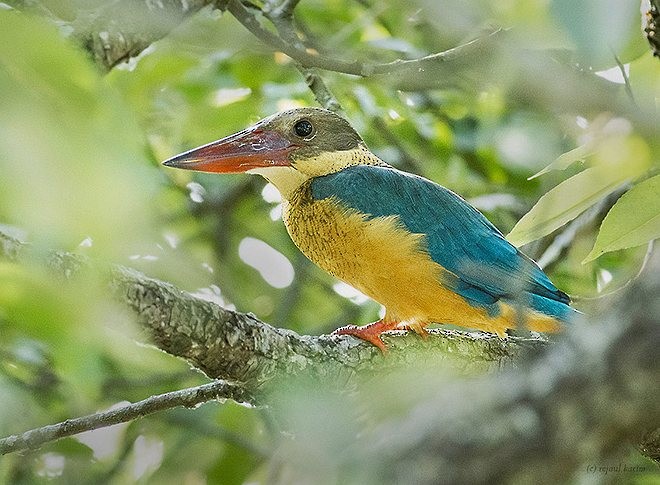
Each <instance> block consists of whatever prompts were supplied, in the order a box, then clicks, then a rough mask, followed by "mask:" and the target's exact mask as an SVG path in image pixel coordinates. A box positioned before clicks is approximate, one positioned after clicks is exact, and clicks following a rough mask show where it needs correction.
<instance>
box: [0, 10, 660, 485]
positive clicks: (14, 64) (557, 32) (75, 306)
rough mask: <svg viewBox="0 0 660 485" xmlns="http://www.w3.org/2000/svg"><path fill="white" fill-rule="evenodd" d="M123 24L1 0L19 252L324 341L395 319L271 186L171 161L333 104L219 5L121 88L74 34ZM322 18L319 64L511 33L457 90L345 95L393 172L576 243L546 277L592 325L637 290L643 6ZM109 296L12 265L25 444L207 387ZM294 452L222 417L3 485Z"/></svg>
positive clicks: (28, 460) (147, 472)
mask: <svg viewBox="0 0 660 485" xmlns="http://www.w3.org/2000/svg"><path fill="white" fill-rule="evenodd" d="M100 5H101V2H96V3H93V2H91V3H90V2H76V1H73V0H70V1H68V0H49V1H41V2H36V1H34V2H20V1H19V2H7V3H2V4H0V231H2V232H4V233H6V234H9V235H12V236H15V237H18V238H19V239H21V240H26V241H29V242H30V244H31V245H32V246H33V247H34V249H35V251H36V253H37V254H39V255H41V257H43V258H47V257H48V255H49V254H50V253H49V251H50V250H52V249H58V250H66V251H71V252H75V253H78V254H80V255H83V256H89V257H92V258H94V259H96V260H99V261H105V262H112V263H120V264H124V265H127V266H131V267H135V268H137V269H139V270H142V271H144V272H145V273H147V274H148V275H150V276H153V277H157V278H160V279H162V280H165V281H169V282H172V283H174V284H175V285H177V286H179V287H180V288H182V289H185V290H187V291H190V292H192V293H194V294H196V295H199V296H202V297H204V298H207V299H210V300H212V301H216V302H218V303H221V304H222V305H225V306H230V307H232V308H236V309H238V310H241V311H250V312H253V313H254V314H255V315H256V316H257V317H258V318H260V319H262V320H264V321H267V322H269V323H272V324H273V325H276V326H284V327H288V328H291V329H294V330H296V331H298V332H301V333H309V334H320V333H327V332H330V331H332V330H333V329H334V328H336V327H338V326H340V325H343V324H346V323H366V322H369V321H372V320H374V319H375V318H377V315H378V312H379V310H380V308H379V306H378V305H377V304H376V303H374V302H371V301H369V300H367V299H366V298H364V297H362V296H361V295H360V294H358V293H357V292H355V291H354V290H353V289H351V288H350V287H347V286H346V285H343V284H341V283H339V282H337V281H336V280H334V279H333V278H331V277H330V276H328V275H327V274H325V273H323V272H321V271H320V270H318V269H317V268H316V267H314V266H313V265H311V263H309V262H308V261H307V260H306V259H305V258H304V257H302V256H301V255H300V254H299V252H298V251H297V250H296V248H295V247H294V246H293V244H292V243H291V242H290V240H289V238H288V235H287V234H286V231H285V229H284V227H283V225H282V223H281V221H280V220H279V208H278V205H279V199H278V196H277V193H276V191H274V190H273V189H272V187H269V186H267V185H266V183H265V182H264V181H262V180H261V179H256V178H250V177H247V176H227V177H218V176H213V175H204V174H190V173H185V172H180V171H171V170H167V169H163V168H162V167H161V166H160V161H161V160H163V159H165V158H167V157H169V156H171V155H173V154H175V153H178V152H180V151H182V150H184V149H187V148H191V147H194V146H197V145H199V144H202V143H206V142H209V141H212V140H214V139H217V138H220V137H222V136H224V135H227V134H230V133H232V132H234V131H237V130H239V129H242V128H244V127H245V126H246V125H248V124H250V123H252V122H254V121H256V120H257V119H259V118H261V117H263V116H266V115H269V114H271V113H273V112H275V111H277V110H280V109H284V108H288V107H291V106H306V105H316V102H315V100H314V96H313V94H312V93H311V91H310V90H309V89H308V88H307V85H306V84H305V82H304V80H303V79H302V78H301V76H300V74H299V73H298V71H297V70H296V69H295V68H294V64H293V62H292V61H291V60H290V59H289V58H288V57H286V56H284V55H282V54H281V53H273V52H272V51H271V49H269V48H268V47H267V46H264V45H263V44H261V43H260V42H259V41H257V40H256V39H255V37H254V36H253V35H252V34H251V33H250V32H248V31H247V30H246V29H245V28H243V27H242V26H241V25H240V24H239V23H238V22H237V21H236V19H235V18H233V17H232V16H231V15H229V14H228V13H220V12H218V11H213V10H211V9H203V10H202V11H200V12H199V13H198V14H196V15H194V16H192V17H191V18H190V19H189V20H187V21H185V22H183V23H182V24H181V25H179V26H178V27H176V28H175V29H174V30H173V31H172V32H171V33H170V34H169V35H168V36H166V37H165V38H164V39H162V40H160V41H158V42H156V43H154V44H153V45H152V46H150V47H149V48H148V49H147V50H146V51H144V52H143V53H142V54H141V55H140V56H139V57H138V58H137V59H133V60H131V61H130V62H128V63H127V64H122V65H120V66H118V67H116V68H114V69H113V70H111V71H110V72H109V73H107V74H105V75H104V74H102V73H100V72H99V71H98V69H97V68H96V66H94V65H93V63H92V62H91V61H90V60H89V59H88V56H87V54H86V53H85V52H84V51H83V50H82V49H81V48H80V47H79V46H77V45H76V44H75V42H74V41H73V40H72V38H71V32H70V28H71V26H74V27H75V26H77V25H79V24H80V23H84V20H85V19H86V18H87V17H88V16H90V15H91V12H94V10H95V9H98V8H100ZM296 16H297V19H298V20H299V28H300V30H301V31H303V32H305V33H306V36H307V39H308V43H309V45H310V46H311V47H313V48H314V49H316V50H317V51H319V52H321V53H322V54H324V53H325V54H332V55H333V56H334V57H341V58H343V59H347V60H352V59H361V60H365V61H369V62H389V61H392V60H396V59H401V58H414V57H419V56H423V55H426V54H431V53H434V52H439V51H442V50H446V49H450V48H452V47H455V46H456V45H459V44H462V43H464V42H465V41H467V40H470V39H473V38H475V37H478V36H480V35H485V34H486V33H487V32H491V31H492V30H493V29H494V28H495V27H503V28H506V29H510V30H509V31H508V32H507V36H508V37H507V38H508V42H507V43H506V44H505V48H504V49H503V50H501V51H497V52H498V53H499V54H500V55H498V56H496V57H493V58H490V59H482V58H477V60H476V61H475V62H473V63H470V62H468V63H466V65H462V66H461V67H460V69H458V70H457V71H456V72H453V71H452V70H451V69H446V68H438V70H437V71H431V72H425V73H423V74H420V75H419V76H418V77H416V78H410V77H408V78H406V77H401V76H397V75H395V74H392V75H387V74H386V75H380V76H372V77H366V78H360V77H356V76H348V75H345V74H341V73H336V72H329V71H323V72H322V75H323V77H324V79H325V81H326V82H327V83H328V85H329V87H330V89H331V90H332V92H333V93H334V94H335V95H336V97H337V99H338V100H339V101H340V103H341V104H342V106H343V108H344V109H345V112H346V115H347V117H348V118H349V119H350V121H351V123H352V124H353V126H354V127H355V128H356V129H357V130H358V131H359V132H360V133H361V134H362V136H363V138H364V139H365V141H366V142H367V144H368V145H369V146H370V148H371V149H372V150H373V151H374V152H375V153H376V154H378V155H379V156H380V157H381V158H383V159H385V160H386V161H388V162H389V163H392V164H393V165H395V166H397V167H399V168H402V169H404V170H409V171H412V172H415V173H418V174H421V175H424V176H426V177H428V178H430V179H433V180H435V181H437V182H439V183H441V184H443V185H445V186H447V187H449V188H451V189H452V190H454V191H455V192H457V193H460V194H461V195H463V196H464V197H465V198H467V199H468V200H469V201H471V202H472V203H473V204H474V205H475V206H477V207H478V208H479V209H481V210H482V211H484V212H485V213H486V214H487V216H488V217H489V218H490V219H491V220H492V221H493V222H494V223H495V224H496V225H497V226H498V227H499V228H500V229H501V230H502V231H503V232H504V233H505V234H506V233H509V232H510V231H512V232H511V234H510V235H509V237H510V239H511V240H512V241H513V242H515V243H516V244H525V246H524V248H525V250H526V251H527V252H528V254H530V256H533V257H535V258H539V257H542V255H543V254H544V253H545V252H546V250H547V249H548V248H549V247H557V242H556V241H557V236H560V237H565V238H568V242H567V243H566V244H564V245H563V246H564V247H561V246H560V247H559V250H558V255H557V256H556V257H550V256H548V254H546V256H545V258H546V259H544V261H542V262H544V263H545V266H546V268H547V271H548V272H549V273H550V275H551V277H552V279H553V281H555V282H556V284H557V285H558V286H559V287H560V288H562V289H563V290H565V291H566V292H568V293H569V294H572V295H577V296H578V297H580V296H582V297H586V298H584V299H580V298H577V303H576V305H577V306H578V307H579V308H580V309H582V310H583V311H585V312H587V313H588V312H589V310H590V308H592V307H593V305H596V304H597V301H596V302H595V303H594V302H592V301H591V300H589V299H588V298H592V297H597V296H598V295H599V294H602V293H607V292H609V291H611V290H613V289H616V288H618V287H620V286H622V285H623V284H625V283H626V282H627V281H628V280H629V279H630V278H632V277H634V276H635V275H636V274H637V272H638V271H639V269H640V267H641V265H642V263H643V260H644V256H645V253H646V251H647V242H648V241H650V240H652V239H654V238H656V237H658V235H660V216H659V214H660V179H659V178H658V177H660V175H657V166H658V160H659V155H658V154H659V153H660V146H659V144H660V137H659V136H658V123H657V112H656V110H657V103H658V99H659V98H658V95H659V93H660V63H659V62H658V60H657V59H655V58H653V57H652V55H651V52H650V50H649V49H648V46H647V44H646V43H645V40H644V38H643V37H642V35H641V30H640V27H639V25H640V21H641V19H640V13H639V9H638V7H637V6H636V5H635V4H634V3H631V2H619V1H615V0H609V1H606V2H601V1H596V0H588V1H584V2H578V3H575V2H570V1H567V0H553V1H543V0H534V1H522V0H509V1H506V2H488V1H485V0H483V1H476V2H469V3H466V2H458V1H454V0H444V1H442V2H433V1H424V0H416V1H405V2H404V1H392V2H380V3H379V2H369V1H364V0H361V1H348V0H332V1H320V0H303V1H302V2H301V3H300V5H299V6H298V7H297V9H296ZM118 18H120V19H126V18H131V12H130V11H129V12H123V14H122V16H118ZM145 21H146V20H145ZM149 27H150V26H148V25H145V26H144V28H145V29H148V28H149ZM151 27H154V26H151ZM543 59H546V60H551V61H552V62H547V63H544V64H543V68H542V69H540V70H539V69H538V62H539V60H543ZM557 65H559V66H563V67H565V68H566V69H569V70H571V71H572V72H575V73H578V74H579V75H577V76H576V77H574V78H573V77H571V78H564V77H562V76H561V73H562V72H564V71H560V70H556V69H555V68H556V66H557ZM624 73H625V75H624ZM592 90H595V92H596V93H597V94H598V97H597V99H596V100H595V101H594V100H593V99H592V96H591V93H590V91H592ZM604 93H607V96H603V94H604ZM553 160H554V162H553ZM539 172H541V173H540V175H538V176H536V177H533V176H534V175H535V174H539ZM530 177H532V178H530ZM628 189H629V190H628ZM625 190H628V191H627V192H626V193H625V195H623V196H622V197H621V198H620V199H618V201H617V202H616V204H615V205H614V207H613V208H612V209H611V210H610V211H609V213H608V212H607V209H608V207H609V206H611V205H612V202H613V201H614V200H616V196H617V195H620V194H621V193H623V191H625ZM612 193H614V194H615V197H614V199H612V197H611V194H612ZM608 196H609V197H610V198H609V199H608ZM608 201H609V202H608ZM530 209H531V210H530ZM585 211H587V212H585ZM589 211H590V212H589ZM585 214H587V215H589V216H588V217H585ZM605 214H607V216H606V217H605ZM576 217H578V219H577V221H579V224H577V223H576V224H574V225H573V226H572V228H571V230H570V231H568V230H567V229H566V228H567V227H568V226H567V225H566V224H567V223H570V221H572V220H576V219H575V218H576ZM603 218H604V219H603ZM601 221H602V226H601ZM553 244H554V245H555V246H553ZM37 259H38V258H37ZM105 291H106V290H105V289H104V281H103V278H102V277H99V276H95V275H86V277H85V278H81V280H80V281H78V280H76V281H74V282H69V283H67V284H63V281H62V280H61V279H60V278H58V277H57V276H56V275H54V274H53V273H52V272H50V271H49V270H48V269H44V267H43V265H39V264H34V265H31V264H18V263H11V262H8V261H4V260H0V335H1V336H2V338H1V339H0V409H2V413H0V434H2V435H3V436H4V435H8V434H11V433H17V432H20V431H23V430H25V429H29V428H32V427H34V426H37V425H42V424H46V423H51V422H55V421H60V420H64V419H66V418H68V417H72V416H76V415H80V414H86V413H89V412H91V411H94V410H98V409H106V408H109V407H111V406H114V405H117V403H120V402H123V401H126V400H130V401H134V400H138V399H141V398H144V397H146V396H149V395H152V394H155V393H159V392H164V391H167V390H171V389H175V388H179V387H183V386H187V385H194V384H197V383H201V382H203V381H204V379H203V377H202V376H201V375H199V374H197V373H195V372H194V371H191V370H190V369H189V368H188V367H187V365H186V364H185V363H183V362H181V361H178V360H177V359H175V358H173V357H169V356H167V355H165V354H163V353H162V352H160V351H158V350H156V349H153V348H151V347H145V346H142V345H139V344H137V343H136V342H138V341H139V339H140V338H139V335H138V334H137V332H136V330H135V328H134V327H133V324H132V321H131V319H130V317H129V316H128V315H126V314H125V312H124V311H123V309H122V308H118V307H117V306H115V304H113V303H112V302H111V301H109V299H108V298H107V296H106V295H105ZM273 440H274V437H273V436H272V431H271V428H270V424H269V418H268V416H266V415H264V414H263V412H260V411H258V410H252V409H246V408H243V407H240V406H238V405H236V404H233V403H230V402H227V403H224V404H223V405H214V404H207V405H204V406H202V407H201V408H199V409H195V410H183V411H181V410H179V411H171V412H166V413H162V414H160V415H158V416H154V417H150V418H148V419H144V420H141V421H138V422H134V423H131V424H125V425H118V426H115V427H112V428H108V429H105V430H101V431H97V432H95V433H93V434H89V435H85V436H81V437H80V438H79V439H77V440H73V439H69V440H63V441H60V442H57V443H54V444H51V445H49V446H47V447H45V448H42V449H41V450H39V451H37V452H32V453H26V454H21V455H15V456H14V455H12V456H8V457H3V458H2V459H1V460H0V482H6V483H35V482H37V483H39V482H41V481H56V482H61V483H74V482H75V483H86V482H90V483H101V482H109V483H133V482H138V483H191V484H194V483H206V482H208V483H243V482H245V481H256V482H262V481H266V480H267V479H268V476H269V470H270V468H269V467H271V466H272V463H273V459H272V456H271V455H272V453H273V449H272V443H273ZM645 477H646V478H645ZM626 479H629V480H632V481H639V482H638V483H643V480H645V479H649V480H650V475H648V474H643V473H642V474H638V475H634V474H633V475H629V476H627V477H626Z"/></svg>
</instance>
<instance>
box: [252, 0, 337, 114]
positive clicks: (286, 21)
mask: <svg viewBox="0 0 660 485" xmlns="http://www.w3.org/2000/svg"><path fill="white" fill-rule="evenodd" d="M298 2H299V0H283V1H282V2H279V3H278V2H273V3H274V4H271V3H268V2H267V3H266V4H265V5H264V9H263V13H264V15H265V16H266V18H267V19H268V20H270V21H271V23H272V24H273V25H274V26H275V29H276V30H277V32H278V34H279V35H280V37H281V38H282V40H283V41H284V42H287V43H288V45H291V46H293V47H295V48H296V49H298V50H300V51H306V47H305V45H304V44H303V43H302V42H301V40H300V38H299V37H298V34H297V32H296V29H295V27H294V25H293V11H294V9H295V7H296V5H297V4H298ZM294 62H295V65H296V69H298V71H299V72H300V74H301V75H302V76H303V79H305V82H306V83H307V86H308V87H309V89H310V91H312V93H313V94H314V97H315V98H316V101H317V102H318V103H319V104H320V105H321V106H323V107H324V108H326V109H329V110H330V111H334V112H336V113H339V114H342V113H343V109H342V107H341V105H340V104H339V101H338V100H337V98H336V97H335V96H334V95H333V94H332V92H331V91H330V88H328V86H327V85H326V83H325V81H324V80H323V78H322V77H321V76H320V75H319V74H318V73H317V72H316V71H315V70H314V69H312V68H310V67H305V66H303V65H301V64H300V63H298V62H297V61H295V60H294Z"/></svg>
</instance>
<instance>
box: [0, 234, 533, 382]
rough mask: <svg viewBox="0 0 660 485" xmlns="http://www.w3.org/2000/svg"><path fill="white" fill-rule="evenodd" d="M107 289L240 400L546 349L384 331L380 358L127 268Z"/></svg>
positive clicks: (360, 344) (154, 337)
mask: <svg viewBox="0 0 660 485" xmlns="http://www.w3.org/2000/svg"><path fill="white" fill-rule="evenodd" d="M1 234H2V233H0V241H1V242H2V245H0V255H4V256H5V257H7V258H10V259H14V260H16V259H17V258H19V257H23V253H25V252H26V251H25V249H27V248H26V247H25V245H24V244H23V243H20V242H19V241H17V240H15V239H13V238H11V237H8V236H6V235H4V236H3V235H1ZM85 264H90V262H86V261H84V260H81V258H79V257H78V256H76V255H72V254H69V253H53V254H52V256H51V258H50V261H49V265H50V266H51V267H53V268H54V269H55V271H56V272H58V273H60V274H66V275H72V274H75V273H76V272H77V271H78V269H79V268H80V266H81V265H85ZM109 285H110V288H111V292H112V294H113V295H114V297H115V299H117V300H118V301H120V302H122V303H124V304H126V305H127V306H128V307H129V308H130V309H131V310H132V311H133V313H134V314H135V316H136V319H137V323H138V325H139V327H140V328H141V329H142V330H143V331H144V332H145V334H146V338H147V339H148V340H150V341H151V342H153V343H154V344H155V345H156V346H157V347H158V348H160V349H161V350H164V351H165V352H168V353H169V354H172V355H175V356H177V357H181V358H183V359H186V360H187V361H188V362H190V363H191V364H192V365H193V366H194V367H196V368H197V369H200V370H202V371H203V372H204V373H206V375H207V376H209V377H210V378H212V379H223V380H226V381H230V382H239V383H241V384H242V385H243V386H244V387H245V389H246V390H247V391H248V392H256V391H258V390H259V389H260V388H261V387H262V386H263V385H264V384H266V383H270V382H271V381H273V385H276V384H279V381H278V378H279V377H282V376H293V375H301V374H302V375H309V376H312V377H315V378H317V379H320V380H321V381H322V382H327V383H328V384H329V385H334V384H333V382H335V383H336V382H337V381H336V379H337V377H347V376H350V375H352V374H354V373H357V372H363V371H387V370H392V369H397V368H400V367H401V366H405V365H410V363H409V362H408V360H409V356H410V352H416V353H417V354H416V355H419V353H421V354H422V355H428V356H433V359H434V360H436V361H444V362H446V364H447V365H448V366H450V367H453V368H454V369H456V370H464V371H469V370H477V369H481V370H486V369H492V368H498V367H500V366H501V365H502V364H503V363H506V362H510V361H512V360H513V359H514V358H515V357H516V356H517V355H518V354H519V353H520V352H521V351H523V350H525V349H528V348H530V347H541V346H543V345H545V343H546V341H545V340H544V339H543V338H540V337H529V338H522V337H508V338H507V339H501V338H499V337H497V336H495V335H491V334H484V333H480V332H459V331H453V330H440V329H431V330H430V338H428V339H426V340H423V339H420V338H419V337H418V336H417V335H415V334H414V332H407V331H392V332H388V333H386V334H384V335H383V338H384V340H385V343H386V344H387V346H388V348H390V349H391V352H390V353H389V355H388V356H387V358H384V357H383V355H382V354H381V352H380V350H378V349H377V348H376V347H374V346H373V345H371V344H368V343H366V342H364V341H362V340H358V339H355V338H353V337H350V336H329V335H321V336H318V337H317V336H309V335H299V334H297V333H295V332H293V331H291V330H288V329H284V328H275V327H272V326H270V325H268V324H267V323H264V322H262V321H260V320H258V319H256V318H255V317H254V316H252V315H250V314H246V313H240V312H234V311H231V310H227V309H225V308H222V307H220V306H218V305H216V304H215V303H212V302H209V301H206V300H201V299H199V298H196V297H194V296H192V295H190V294H189V293H186V292H184V291H181V290H179V289H178V288H176V287H175V286H173V285H171V284H169V283H164V282H162V281H158V280H155V279H153V278H148V277H147V276H145V275H144V274H142V273H140V272H138V271H136V270H133V269H130V268H126V267H122V266H114V267H113V268H112V269H111V274H110V281H109ZM343 381H345V379H343Z"/></svg>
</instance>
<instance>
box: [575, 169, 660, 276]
mask: <svg viewBox="0 0 660 485" xmlns="http://www.w3.org/2000/svg"><path fill="white" fill-rule="evenodd" d="M658 237H660V175H656V176H655V177H651V178H650V179H648V180H645V181H644V182H642V183H639V184H637V185H635V186H634V187H633V188H632V189H630V190H629V191H628V192H626V193H625V194H624V195H623V196H622V197H621V198H620V199H619V200H618V201H617V203H616V204H614V207H612V209H611V210H610V212H609V213H608V214H607V216H606V217H605V220H603V224H602V225H601V227H600V232H599V233H598V237H597V238H596V244H594V248H593V249H592V250H591V252H590V253H589V255H588V256H587V257H586V258H585V259H584V261H583V262H584V263H586V262H588V261H593V260H594V259H596V258H597V257H599V256H600V255H601V254H604V253H608V252H610V251H616V250H617V249H625V248H632V247H635V246H640V245H642V244H645V243H647V242H649V241H651V240H653V239H656V238H658Z"/></svg>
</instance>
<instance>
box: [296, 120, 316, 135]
mask: <svg viewBox="0 0 660 485" xmlns="http://www.w3.org/2000/svg"><path fill="white" fill-rule="evenodd" d="M293 131H294V133H295V134H296V135H298V136H299V137H300V138H307V137H308V136H309V135H311V134H312V132H313V131H314V127H313V126H312V123H311V122H310V121H309V120H300V121H298V122H297V123H296V124H295V125H293Z"/></svg>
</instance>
